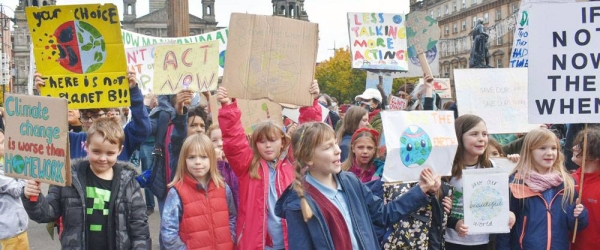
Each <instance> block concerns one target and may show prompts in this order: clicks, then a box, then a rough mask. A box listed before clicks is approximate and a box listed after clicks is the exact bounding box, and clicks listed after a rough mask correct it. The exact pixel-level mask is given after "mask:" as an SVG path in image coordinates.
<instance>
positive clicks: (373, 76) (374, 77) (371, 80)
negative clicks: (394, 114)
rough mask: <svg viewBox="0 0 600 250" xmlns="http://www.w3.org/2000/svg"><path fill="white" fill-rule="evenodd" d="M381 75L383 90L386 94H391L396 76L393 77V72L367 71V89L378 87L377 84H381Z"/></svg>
mask: <svg viewBox="0 0 600 250" xmlns="http://www.w3.org/2000/svg"><path fill="white" fill-rule="evenodd" d="M380 75H381V76H383V92H385V95H386V96H389V95H390V94H391V93H392V84H393V83H394V78H392V76H391V74H386V73H381V74H379V73H375V72H371V71H367V81H366V82H367V84H366V87H365V89H377V85H379V76H380Z"/></svg>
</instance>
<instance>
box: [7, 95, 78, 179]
mask: <svg viewBox="0 0 600 250" xmlns="http://www.w3.org/2000/svg"><path fill="white" fill-rule="evenodd" d="M4 107H5V109H6V112H5V113H4V114H5V117H6V131H5V135H6V137H5V139H4V150H5V152H6V153H5V154H4V160H5V163H4V174H5V175H6V176H11V177H15V178H21V179H31V180H35V181H39V182H44V183H48V184H52V185H59V186H65V185H67V186H68V185H71V164H70V162H69V159H70V157H69V144H68V141H69V125H68V123H67V113H68V112H67V111H68V110H67V100H65V99H62V98H50V97H42V96H28V95H17V94H9V93H7V94H6V99H5V101H4Z"/></svg>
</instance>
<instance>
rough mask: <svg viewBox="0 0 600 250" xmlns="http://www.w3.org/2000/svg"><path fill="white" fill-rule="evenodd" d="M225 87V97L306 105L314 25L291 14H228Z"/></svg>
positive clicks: (313, 59) (309, 100) (312, 65)
mask: <svg viewBox="0 0 600 250" xmlns="http://www.w3.org/2000/svg"><path fill="white" fill-rule="evenodd" d="M229 30H230V32H231V36H230V37H229V41H228V45H227V53H228V54H229V55H230V56H229V57H228V58H227V60H226V61H225V66H226V67H225V72H224V74H223V86H225V87H226V88H227V91H228V92H229V96H231V97H237V98H241V99H248V100H256V99H262V98H268V99H269V100H271V101H274V102H277V103H290V104H296V105H299V106H310V105H311V104H312V101H313V98H312V96H311V95H310V93H309V92H308V89H309V88H310V85H311V84H312V81H313V79H314V73H315V65H316V59H317V41H318V34H317V33H318V26H317V24H316V23H309V22H305V21H300V20H294V19H291V18H284V17H276V16H261V15H250V14H240V13H233V14H231V19H230V22H229Z"/></svg>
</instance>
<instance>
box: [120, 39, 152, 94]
mask: <svg viewBox="0 0 600 250" xmlns="http://www.w3.org/2000/svg"><path fill="white" fill-rule="evenodd" d="M154 48H155V46H152V45H151V46H145V47H135V48H127V49H125V55H126V57H127V68H128V69H129V70H132V71H135V73H136V78H137V83H138V87H139V88H140V90H142V94H144V95H145V94H148V93H150V92H152V84H153V83H154Z"/></svg>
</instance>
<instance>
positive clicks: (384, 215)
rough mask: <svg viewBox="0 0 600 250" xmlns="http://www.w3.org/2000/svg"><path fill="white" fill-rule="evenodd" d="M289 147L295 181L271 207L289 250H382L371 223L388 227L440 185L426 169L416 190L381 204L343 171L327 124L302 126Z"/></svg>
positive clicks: (334, 140)
mask: <svg viewBox="0 0 600 250" xmlns="http://www.w3.org/2000/svg"><path fill="white" fill-rule="evenodd" d="M292 148H293V151H294V158H295V160H296V161H295V165H296V166H295V169H296V171H295V176H296V178H295V180H294V182H293V184H292V185H290V186H289V187H288V188H287V189H286V190H285V192H284V193H283V194H282V195H281V198H279V200H278V201H277V206H276V208H275V211H276V213H277V216H279V217H281V218H284V219H286V221H287V222H288V228H289V231H290V232H292V233H290V234H289V247H290V249H381V246H380V244H379V242H378V239H377V235H376V234H375V229H374V228H373V225H377V226H380V227H387V226H388V225H392V224H394V223H396V222H398V221H399V220H400V219H402V218H403V217H405V216H407V215H409V214H411V213H413V212H414V211H416V210H417V209H419V208H420V207H421V206H424V205H425V204H427V202H428V196H427V193H428V192H430V191H436V190H435V189H436V188H437V183H439V176H438V177H437V178H436V177H435V176H434V174H433V173H432V171H431V169H429V168H427V169H424V170H423V171H422V172H421V176H420V182H419V185H418V186H415V187H414V188H412V189H411V190H410V191H409V192H407V193H405V194H404V195H402V196H400V197H399V198H398V199H395V200H394V201H392V202H389V203H388V204H384V202H383V200H382V199H380V198H379V197H377V196H376V195H374V194H373V193H372V192H371V191H370V190H369V188H367V187H366V186H365V185H364V184H362V183H361V182H360V180H359V179H358V178H357V177H356V175H354V174H352V173H349V172H346V171H341V162H340V153H341V150H340V148H339V147H338V145H337V143H336V139H335V133H334V132H333V129H331V127H329V126H328V125H327V124H326V123H323V122H311V123H306V124H304V125H301V126H300V127H299V128H298V129H297V130H296V132H294V135H293V136H292Z"/></svg>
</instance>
